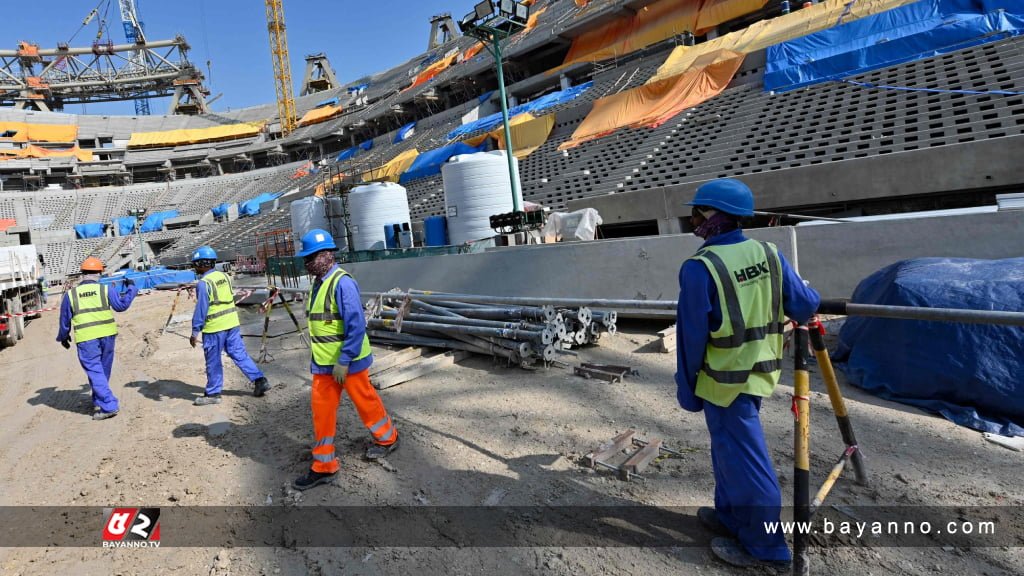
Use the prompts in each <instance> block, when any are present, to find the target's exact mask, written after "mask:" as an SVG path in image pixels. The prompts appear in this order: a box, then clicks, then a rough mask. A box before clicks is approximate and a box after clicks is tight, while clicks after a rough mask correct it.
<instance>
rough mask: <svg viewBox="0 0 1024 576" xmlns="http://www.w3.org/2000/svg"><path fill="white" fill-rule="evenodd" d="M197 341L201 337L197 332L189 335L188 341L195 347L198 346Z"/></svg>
mask: <svg viewBox="0 0 1024 576" xmlns="http://www.w3.org/2000/svg"><path fill="white" fill-rule="evenodd" d="M196 342H199V337H198V336H196V335H195V334H193V335H191V336H189V337H188V343H189V344H191V345H192V347H193V348H195V347H196Z"/></svg>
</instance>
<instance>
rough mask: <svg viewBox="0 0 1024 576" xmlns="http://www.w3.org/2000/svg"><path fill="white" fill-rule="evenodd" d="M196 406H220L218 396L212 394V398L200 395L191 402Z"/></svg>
mask: <svg viewBox="0 0 1024 576" xmlns="http://www.w3.org/2000/svg"><path fill="white" fill-rule="evenodd" d="M193 404H195V405H196V406H209V405H210V404H220V394H214V395H213V396H207V395H205V394H204V395H202V396H200V397H199V398H196V400H195V402H193Z"/></svg>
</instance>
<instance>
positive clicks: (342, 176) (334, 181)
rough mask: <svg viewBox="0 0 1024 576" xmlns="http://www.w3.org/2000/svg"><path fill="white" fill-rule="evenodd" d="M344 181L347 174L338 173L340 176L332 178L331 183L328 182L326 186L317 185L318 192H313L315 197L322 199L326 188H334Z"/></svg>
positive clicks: (322, 184)
mask: <svg viewBox="0 0 1024 576" xmlns="http://www.w3.org/2000/svg"><path fill="white" fill-rule="evenodd" d="M307 175H308V174H307ZM344 179H345V174H344V173H338V174H335V175H334V176H331V179H330V181H328V182H327V183H326V184H324V183H323V182H321V183H320V184H317V185H316V191H315V192H313V195H314V196H320V197H321V198H322V197H323V195H324V189H325V188H327V187H328V186H334V185H335V184H337V183H338V182H341V181H342V180H344Z"/></svg>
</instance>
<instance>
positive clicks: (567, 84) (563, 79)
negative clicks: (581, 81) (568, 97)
mask: <svg viewBox="0 0 1024 576" xmlns="http://www.w3.org/2000/svg"><path fill="white" fill-rule="evenodd" d="M558 85H559V86H560V87H561V88H562V90H567V89H569V88H572V80H570V79H569V77H568V76H566V75H565V74H562V75H560V76H559V77H558Z"/></svg>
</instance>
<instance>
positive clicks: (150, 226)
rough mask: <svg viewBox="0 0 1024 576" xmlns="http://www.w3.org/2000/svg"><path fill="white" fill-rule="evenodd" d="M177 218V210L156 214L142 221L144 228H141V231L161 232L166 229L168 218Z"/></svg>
mask: <svg viewBox="0 0 1024 576" xmlns="http://www.w3.org/2000/svg"><path fill="white" fill-rule="evenodd" d="M177 217H178V211H177V210H164V211H163V212H154V213H152V214H150V215H149V216H146V219H145V220H143V221H142V228H140V229H139V231H140V232H159V231H160V230H163V229H164V220H167V219H168V218H177Z"/></svg>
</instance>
